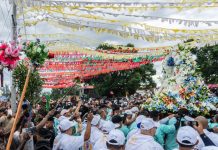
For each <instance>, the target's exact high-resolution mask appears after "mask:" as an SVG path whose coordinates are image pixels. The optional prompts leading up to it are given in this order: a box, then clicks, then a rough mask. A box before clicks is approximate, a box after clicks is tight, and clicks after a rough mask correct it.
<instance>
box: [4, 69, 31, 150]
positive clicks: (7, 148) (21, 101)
mask: <svg viewBox="0 0 218 150" xmlns="http://www.w3.org/2000/svg"><path fill="white" fill-rule="evenodd" d="M30 73H31V67H29V69H28V73H27V76H26V80H25V84H24V87H23V91H22V94H21V98H20V101H19V104H18V107H17V113H16V116H15V119H14V122H13V126H12V128H11V132H10V136H9V139H8V143H7V147H6V150H10V146H11V143H12V140H13V136H14V131H15V129H16V126H17V122H18V118H19V117H20V113H21V108H22V104H23V100H24V97H25V93H26V90H27V86H28V83H29V79H30Z"/></svg>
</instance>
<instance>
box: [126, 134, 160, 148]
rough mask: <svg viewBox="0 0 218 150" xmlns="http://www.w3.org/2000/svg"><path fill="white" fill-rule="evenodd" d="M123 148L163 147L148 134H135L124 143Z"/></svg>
mask: <svg viewBox="0 0 218 150" xmlns="http://www.w3.org/2000/svg"><path fill="white" fill-rule="evenodd" d="M125 150H164V149H163V147H162V146H161V145H160V144H159V143H157V142H155V141H154V138H153V137H152V136H149V135H143V134H135V135H133V136H132V137H130V139H129V140H128V141H127V143H126V147H125Z"/></svg>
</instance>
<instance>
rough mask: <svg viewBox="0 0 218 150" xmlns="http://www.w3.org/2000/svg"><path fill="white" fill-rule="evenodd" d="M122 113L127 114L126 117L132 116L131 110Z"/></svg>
mask: <svg viewBox="0 0 218 150" xmlns="http://www.w3.org/2000/svg"><path fill="white" fill-rule="evenodd" d="M124 113H125V114H127V115H132V111H131V110H126V111H125V112H124Z"/></svg>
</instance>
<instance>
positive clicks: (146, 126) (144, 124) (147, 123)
mask: <svg viewBox="0 0 218 150" xmlns="http://www.w3.org/2000/svg"><path fill="white" fill-rule="evenodd" d="M154 127H157V126H156V125H155V122H154V121H153V119H151V118H144V119H142V121H141V125H140V129H141V130H150V129H152V128H154Z"/></svg>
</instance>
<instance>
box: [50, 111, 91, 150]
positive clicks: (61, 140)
mask: <svg viewBox="0 0 218 150" xmlns="http://www.w3.org/2000/svg"><path fill="white" fill-rule="evenodd" d="M92 118H93V114H92V113H90V114H88V117H87V126H86V131H85V134H84V135H82V136H72V131H73V130H72V127H73V126H74V125H75V124H74V122H71V121H69V120H68V119H63V120H62V121H61V122H60V125H59V128H60V131H61V134H59V135H58V136H57V137H56V138H55V140H54V146H53V150H72V149H73V150H78V149H79V148H80V147H82V146H83V144H84V142H85V141H87V140H89V138H90V133H91V121H92Z"/></svg>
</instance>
